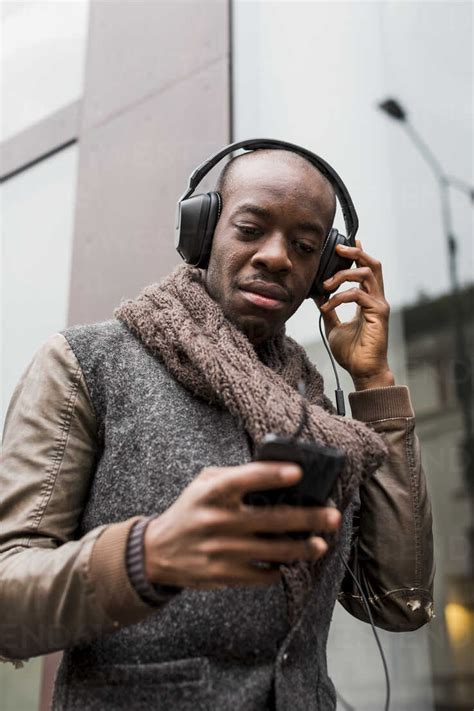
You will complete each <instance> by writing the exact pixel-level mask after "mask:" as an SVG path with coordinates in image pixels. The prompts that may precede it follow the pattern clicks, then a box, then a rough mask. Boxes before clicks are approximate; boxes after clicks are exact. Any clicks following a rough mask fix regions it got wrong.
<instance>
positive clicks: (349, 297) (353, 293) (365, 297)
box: [325, 287, 390, 320]
mask: <svg viewBox="0 0 474 711" xmlns="http://www.w3.org/2000/svg"><path fill="white" fill-rule="evenodd" d="M348 303H356V304H358V305H359V306H360V307H361V309H362V313H363V315H364V317H367V316H368V315H369V314H370V313H372V314H374V315H375V316H377V318H381V319H383V320H388V317H389V314H390V307H389V305H388V303H387V302H386V301H385V299H377V298H375V297H374V296H372V294H368V293H367V292H366V291H364V290H363V289H358V288H355V287H354V288H353V289H348V290H347V291H342V292H340V293H339V294H335V295H334V296H333V297H332V298H331V299H329V301H328V302H327V304H326V306H325V309H326V311H327V312H328V313H329V312H330V311H331V310H333V309H335V308H336V307H337V306H340V304H348Z"/></svg>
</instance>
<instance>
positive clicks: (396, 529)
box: [338, 386, 435, 632]
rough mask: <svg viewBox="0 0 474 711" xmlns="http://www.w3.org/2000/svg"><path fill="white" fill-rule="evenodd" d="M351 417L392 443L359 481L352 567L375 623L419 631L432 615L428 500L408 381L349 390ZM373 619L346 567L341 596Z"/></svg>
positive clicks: (365, 617)
mask: <svg viewBox="0 0 474 711" xmlns="http://www.w3.org/2000/svg"><path fill="white" fill-rule="evenodd" d="M349 399H350V403H351V409H352V415H353V417H354V418H355V419H358V420H362V421H364V422H366V423H367V425H368V426H369V427H371V428H372V429H374V430H375V431H376V432H378V433H379V434H380V435H381V436H382V438H383V440H384V442H385V444H386V445H387V448H388V457H387V460H386V461H385V463H384V464H383V466H382V467H381V468H380V469H379V470H378V471H377V472H375V474H374V475H373V476H371V477H369V478H368V479H367V480H366V481H365V482H364V484H363V485H362V486H361V487H360V490H359V495H360V502H359V504H360V505H359V507H358V509H357V510H356V513H355V515H354V529H353V540H352V549H351V556H350V559H349V567H350V568H351V570H352V572H353V573H354V575H355V576H356V577H357V579H358V580H359V582H360V584H361V586H362V588H363V589H364V592H365V594H366V596H367V598H368V601H369V608H370V610H371V613H372V617H373V619H374V623H375V624H376V625H377V626H378V627H381V628H383V629H386V630H390V631H392V632H404V631H409V630H416V629H418V628H419V627H421V626H422V625H424V624H425V623H426V622H429V621H430V620H431V618H432V616H433V580H434V572H435V565H434V559H433V536H432V514H431V503H430V498H429V494H428V491H427V484H426V478H425V474H424V471H423V467H422V464H421V455H420V446H419V442H418V438H417V436H416V433H415V417H414V413H413V408H412V405H411V401H410V394H409V391H408V388H407V387H406V386H392V387H387V388H374V389H372V390H364V391H359V392H356V393H351V394H350V395H349ZM338 599H339V601H340V602H341V604H342V605H343V606H344V608H345V609H346V610H347V611H348V612H350V613H351V614H352V615H354V616H355V617H358V618H359V619H361V620H363V621H364V622H369V618H368V615H367V612H366V609H365V607H364V604H363V601H362V598H361V595H360V591H359V590H358V588H357V586H356V584H355V582H354V580H353V579H352V577H351V576H350V575H349V573H346V575H345V577H344V579H343V582H342V585H341V590H340V593H339V596H338Z"/></svg>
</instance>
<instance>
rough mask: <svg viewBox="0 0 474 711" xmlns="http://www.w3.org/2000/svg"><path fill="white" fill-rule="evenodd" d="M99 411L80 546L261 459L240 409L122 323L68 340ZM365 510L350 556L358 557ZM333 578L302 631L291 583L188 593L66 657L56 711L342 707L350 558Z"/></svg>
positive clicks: (337, 565) (313, 600) (345, 531)
mask: <svg viewBox="0 0 474 711" xmlns="http://www.w3.org/2000/svg"><path fill="white" fill-rule="evenodd" d="M64 336H65V337H66V339H67V340H68V342H69V344H70V346H71V348H72V349H73V351H74V353H75V355H76V357H77V358H78V361H79V363H80V365H81V367H82V370H83V373H84V376H85V379H86V383H87V386H88V389H89V392H90V395H91V398H92V402H93V404H94V407H95V410H96V414H97V422H98V439H99V442H100V447H99V451H98V452H97V462H96V469H95V474H94V477H93V480H92V484H91V488H90V492H89V497H88V500H87V505H86V507H85V509H84V511H83V515H82V519H81V522H80V526H79V529H78V532H77V535H78V537H81V536H83V535H84V534H85V533H87V532H88V531H90V530H91V529H93V528H95V527H96V526H99V525H101V524H107V523H113V522H117V521H122V520H124V519H127V518H129V517H131V516H134V515H137V514H143V515H150V514H153V513H159V512H162V511H164V510H165V509H166V508H167V507H169V506H170V505H171V504H172V502H173V501H174V500H175V499H176V498H177V497H178V496H179V494H180V493H181V492H182V490H183V489H184V488H185V487H186V486H187V485H188V484H189V483H190V482H191V481H192V479H193V478H194V477H195V476H196V475H197V474H198V473H199V472H200V470H201V469H202V468H203V467H207V466H234V465H238V464H242V463H244V462H247V461H250V459H251V453H250V448H249V441H248V439H247V435H246V433H245V431H244V430H243V429H242V428H241V426H240V425H239V423H238V422H237V421H236V420H235V418H234V417H233V416H232V415H230V413H229V412H228V411H226V410H224V409H221V408H220V407H217V406H214V405H209V404H208V403H206V402H204V401H203V400H200V399H198V398H196V397H194V396H192V395H191V393H189V392H188V391H187V390H186V389H185V388H184V387H182V386H181V385H180V384H179V383H178V382H176V380H174V378H173V377H172V376H171V375H170V374H169V373H168V371H167V370H166V368H165V367H164V365H163V364H162V363H161V362H160V361H159V360H158V359H157V358H156V357H155V356H154V355H152V354H151V353H150V351H149V350H148V349H146V348H145V346H143V344H142V343H141V342H140V341H139V340H138V339H137V338H136V337H135V336H133V335H132V334H131V333H130V332H129V331H128V329H127V328H126V327H125V326H124V325H123V324H122V323H120V322H119V321H117V320H110V321H106V322H104V323H99V324H92V325H87V326H78V327H73V328H69V329H67V330H66V331H64ZM351 529H352V511H351V507H349V508H348V509H347V510H346V512H345V514H344V517H343V524H342V527H341V534H340V537H339V540H338V544H337V545H338V547H339V550H340V551H341V552H342V554H343V556H344V558H347V556H348V553H349V545H350V535H351ZM323 566H324V572H323V575H322V576H321V579H320V582H319V583H318V585H317V586H315V587H314V589H313V590H312V592H311V595H310V596H309V598H308V602H307V603H306V605H305V607H304V609H303V611H302V613H301V615H300V617H299V618H298V619H297V621H296V622H295V623H294V624H293V626H290V624H289V622H288V617H287V606H286V597H285V593H284V590H283V586H282V584H281V583H278V584H274V585H272V586H270V587H267V588H257V587H241V588H229V589H226V590H211V591H198V590H193V589H185V590H184V591H183V592H181V593H180V594H179V595H177V596H176V597H175V598H174V599H172V600H171V601H170V602H169V603H167V604H166V605H165V606H164V607H163V608H161V609H159V610H157V612H156V614H154V615H152V616H150V617H149V618H147V619H146V620H145V621H142V622H140V623H138V624H135V625H131V626H129V627H125V628H122V629H120V630H119V631H117V632H115V633H112V634H107V635H103V636H101V637H98V638H96V639H95V640H94V641H93V642H90V643H87V644H85V643H84V644H77V645H75V646H73V647H69V648H67V649H66V650H65V652H64V655H63V660H62V662H61V665H60V668H59V671H58V675H57V678H56V684H55V691H54V700H53V709H54V711H59V710H61V711H72V710H74V711H76V710H77V711H79V710H80V711H86V710H88V711H120V710H121V709H124V710H125V709H126V710H127V711H130V710H131V711H145V709H146V711H149V710H150V709H156V710H157V711H168V710H171V709H172V710H173V711H188V710H192V711H208V710H211V709H212V710H214V709H217V710H219V711H220V710H223V711H225V710H226V709H232V711H263V710H264V709H273V708H274V709H278V711H290V709H291V711H331V710H332V709H335V708H336V698H335V691H334V686H333V684H332V682H331V680H330V679H329V677H328V674H327V667H326V642H327V636H328V630H329V625H330V621H331V617H332V613H333V609H334V604H335V600H336V596H337V593H338V591H339V587H340V584H341V581H342V577H343V573H344V568H343V565H342V562H341V561H340V559H339V558H338V556H337V555H335V551H334V549H331V550H330V551H329V552H328V553H327V554H326V556H325V558H324V563H323Z"/></svg>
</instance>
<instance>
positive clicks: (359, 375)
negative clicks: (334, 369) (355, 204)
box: [314, 240, 395, 390]
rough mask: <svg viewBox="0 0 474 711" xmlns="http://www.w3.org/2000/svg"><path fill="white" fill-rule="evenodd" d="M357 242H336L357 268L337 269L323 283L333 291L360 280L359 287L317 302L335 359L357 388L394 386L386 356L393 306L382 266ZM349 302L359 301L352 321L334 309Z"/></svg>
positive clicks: (322, 298)
mask: <svg viewBox="0 0 474 711" xmlns="http://www.w3.org/2000/svg"><path fill="white" fill-rule="evenodd" d="M356 245H357V246H356V247H345V246H344V245H340V244H339V245H337V247H336V251H337V253H338V254H339V255H340V256H341V257H347V258H349V259H350V258H352V259H353V260H354V261H355V263H356V268H355V269H343V270H342V271H340V272H337V274H335V275H334V276H333V277H332V278H331V279H328V280H327V281H325V282H324V283H323V285H324V287H325V288H327V289H328V290H329V289H330V290H331V291H332V290H334V289H336V288H338V287H339V286H340V285H341V284H343V283H345V282H358V283H359V286H358V287H354V288H352V289H348V290H347V291H343V292H340V293H338V294H334V295H333V296H332V297H331V298H330V299H329V300H328V301H327V302H326V303H323V301H324V297H318V298H316V299H314V302H315V303H316V305H317V306H318V308H319V310H320V311H321V313H322V315H323V320H324V326H325V331H326V337H327V339H328V342H329V345H330V347H331V351H332V353H333V355H334V357H335V359H336V360H337V362H338V363H339V365H341V366H342V367H343V368H345V369H346V370H347V371H349V373H350V374H351V376H352V380H353V381H354V386H355V389H356V390H365V389H367V388H377V387H386V386H389V385H394V383H395V380H394V377H393V373H392V372H391V370H390V367H389V365H388V359H387V348H388V319H389V314H390V306H389V304H388V302H387V300H386V299H385V295H384V287H383V277H382V265H381V264H380V262H378V261H377V260H376V259H374V258H373V257H371V256H370V255H368V254H367V253H366V252H364V251H363V249H362V245H361V243H360V241H359V240H356ZM347 303H356V304H357V311H356V314H355V316H354V318H353V319H352V320H351V321H346V322H341V321H340V320H339V318H338V316H337V314H336V311H335V309H336V307H337V306H339V305H340V304H347Z"/></svg>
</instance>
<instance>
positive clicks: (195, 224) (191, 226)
mask: <svg viewBox="0 0 474 711" xmlns="http://www.w3.org/2000/svg"><path fill="white" fill-rule="evenodd" d="M239 148H243V149H246V150H249V151H251V150H258V149H259V148H260V149H262V148H272V149H279V150H286V151H292V152H293V153H297V154H298V155H300V156H302V157H303V158H306V159H307V160H308V161H309V162H310V163H312V164H313V165H314V166H315V167H316V168H317V169H318V170H319V171H320V172H321V173H322V174H323V175H324V176H325V177H326V178H327V179H328V180H329V182H330V183H331V185H332V187H333V188H334V192H335V193H336V196H337V198H338V200H339V203H340V205H341V208H342V214H343V216H344V223H345V226H346V231H347V237H344V235H342V234H341V233H340V232H338V231H337V229H335V228H331V229H330V230H329V234H328V235H327V237H326V240H325V242H324V244H323V247H322V250H321V260H320V262H319V268H318V272H317V274H316V277H315V280H314V282H313V284H312V286H311V289H310V291H309V293H308V296H307V298H310V297H315V296H327V295H328V294H329V293H330V292H329V291H326V290H325V289H323V282H324V281H325V280H326V279H328V278H329V277H331V276H333V275H334V274H335V273H336V272H338V271H340V270H341V269H349V267H350V266H351V265H352V262H353V260H352V259H345V258H343V257H340V256H339V255H338V254H337V252H336V251H335V248H336V245H338V244H345V245H347V246H349V247H355V236H356V233H357V229H358V227H359V220H358V218H357V213H356V211H355V208H354V205H353V203H352V200H351V196H350V195H349V191H348V190H347V188H346V186H345V185H344V183H343V182H342V180H341V178H340V177H339V175H338V174H337V173H336V171H335V170H334V168H332V167H331V166H330V165H329V163H326V161H325V160H323V159H322V158H320V157H319V156H317V155H316V154H315V153H312V152H311V151H308V150H306V148H302V147H301V146H297V145H295V144H293V143H287V142H286V141H278V140H273V139H268V138H251V139H248V140H246V141H237V142H236V143H231V144H230V145H229V146H226V147H225V148H222V150H220V151H219V152H218V153H215V154H214V155H212V156H211V157H210V158H208V159H207V160H205V161H204V163H202V164H201V165H200V166H198V167H197V168H196V170H195V171H194V172H193V173H192V175H191V177H190V178H189V184H188V188H187V190H186V191H185V193H184V194H183V195H182V196H181V198H180V199H179V201H178V206H177V215H176V216H177V219H176V243H175V244H176V249H177V251H178V252H179V254H180V255H181V257H182V258H183V259H184V261H185V262H186V263H187V264H191V265H192V266H194V267H201V268H202V269H206V267H207V265H208V263H209V257H210V254H211V248H212V238H213V236H214V230H215V228H216V225H217V221H218V220H219V217H220V214H221V210H222V199H221V196H220V194H219V193H218V192H210V193H201V194H199V195H192V193H193V192H194V191H195V190H196V187H197V186H198V185H199V183H200V182H201V180H202V179H203V178H204V176H205V175H207V173H209V171H210V170H212V168H213V167H214V166H215V165H216V164H217V163H219V161H220V160H222V158H224V157H225V156H227V155H229V154H230V153H233V152H234V151H236V150H238V149H239ZM191 196H192V197H191Z"/></svg>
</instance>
